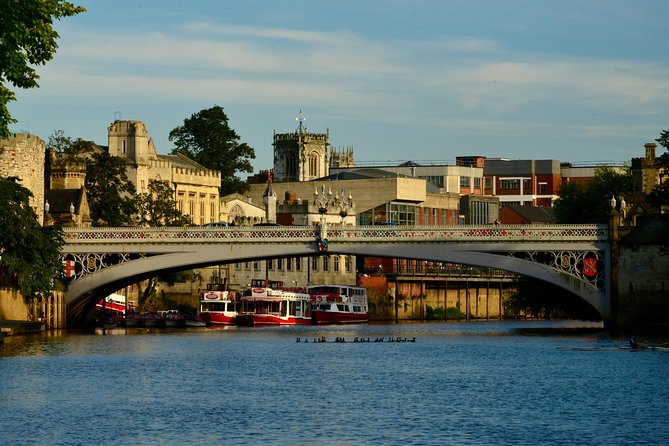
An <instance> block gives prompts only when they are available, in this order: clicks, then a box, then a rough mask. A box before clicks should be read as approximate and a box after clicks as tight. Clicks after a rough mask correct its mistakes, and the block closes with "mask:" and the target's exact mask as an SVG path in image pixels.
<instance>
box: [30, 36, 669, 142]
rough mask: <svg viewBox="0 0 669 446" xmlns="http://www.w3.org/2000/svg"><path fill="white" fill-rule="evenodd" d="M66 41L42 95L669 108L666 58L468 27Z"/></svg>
mask: <svg viewBox="0 0 669 446" xmlns="http://www.w3.org/2000/svg"><path fill="white" fill-rule="evenodd" d="M60 46H61V49H60V50H59V53H58V55H57V57H56V59H55V60H54V61H53V62H52V63H50V64H49V65H48V66H47V67H46V68H44V69H43V71H42V80H41V87H42V88H41V90H42V94H45V95H51V96H60V97H69V98H72V97H79V98H81V100H89V101H91V100H93V101H116V102H118V101H126V102H128V103H133V102H140V101H141V102H143V103H147V102H153V103H156V104H160V103H165V102H169V101H173V102H175V101H196V102H206V101H209V102H211V100H212V98H215V99H214V101H215V102H220V103H225V104H228V103H240V104H266V105H285V104H295V103H299V104H302V105H303V106H306V105H311V104H313V105H314V106H323V107H328V108H332V109H337V110H340V111H341V112H344V113H350V114H351V115H360V116H363V115H364V116H365V117H366V119H368V120H376V121H380V122H393V121H395V122H397V121H398V120H401V121H403V122H420V123H422V124H424V125H427V124H428V123H432V124H434V125H437V126H444V125H454V124H452V123H454V122H458V123H459V124H458V125H461V126H464V127H467V128H472V129H474V128H476V127H477V126H479V127H480V126H481V125H490V126H491V127H494V126H495V123H497V125H498V126H499V127H500V128H503V129H508V124H507V122H508V119H507V118H508V117H509V116H510V115H511V114H512V113H520V117H521V118H520V119H526V120H527V121H528V122H531V121H534V122H536V123H537V124H536V127H537V128H538V127H541V125H542V123H541V122H542V121H543V123H545V124H546V125H557V124H556V123H555V120H556V118H555V116H556V115H557V114H558V112H564V111H565V110H566V111H568V113H566V114H563V116H562V118H561V119H563V120H567V121H569V120H570V119H571V120H572V121H574V125H576V126H578V125H583V124H581V123H580V122H575V119H574V117H575V116H578V115H579V114H582V113H601V114H602V115H611V114H612V113H613V114H616V113H620V114H643V113H647V112H648V111H649V110H660V109H661V110H664V105H663V104H664V103H665V102H666V100H667V95H669V93H667V92H669V88H668V87H669V81H667V80H666V79H669V68H668V67H667V66H666V65H660V64H657V63H651V62H640V61H634V60H601V59H596V58H584V57H568V56H565V55H558V56H556V55H545V54H528V53H521V52H514V51H513V50H512V49H510V48H507V47H505V46H504V45H502V44H500V43H499V42H497V41H495V40H491V39H476V38H471V37H467V36H465V37H463V38H453V37H448V38H443V37H441V38H436V39H434V40H432V41H378V40H373V39H367V38H363V37H361V36H358V35H355V34H353V33H351V32H347V31H342V32H339V31H338V32H327V31H308V30H307V31H300V30H293V29H282V28H260V27H253V26H220V25H212V24H209V23H189V24H186V25H184V26H182V27H181V28H179V29H178V30H176V31H175V32H174V33H170V34H168V33H135V34H104V33H90V32H87V33H77V32H74V31H68V32H64V33H62V42H61V45H60ZM539 105H541V106H539ZM514 119H517V118H514ZM445 122H450V123H451V124H444V123H445ZM514 128H515V126H514ZM584 128H585V127H584ZM597 129H598V127H596V126H595V127H593V128H592V129H591V130H589V131H593V132H594V131H598V130H597ZM584 131H586V130H584Z"/></svg>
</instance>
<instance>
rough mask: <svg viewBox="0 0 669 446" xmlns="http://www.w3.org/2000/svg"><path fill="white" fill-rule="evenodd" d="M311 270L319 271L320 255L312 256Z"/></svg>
mask: <svg viewBox="0 0 669 446" xmlns="http://www.w3.org/2000/svg"><path fill="white" fill-rule="evenodd" d="M311 270H312V271H318V257H312V258H311Z"/></svg>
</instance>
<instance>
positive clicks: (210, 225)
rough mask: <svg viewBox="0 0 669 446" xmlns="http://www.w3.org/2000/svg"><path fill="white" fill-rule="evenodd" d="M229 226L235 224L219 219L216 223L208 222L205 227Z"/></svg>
mask: <svg viewBox="0 0 669 446" xmlns="http://www.w3.org/2000/svg"><path fill="white" fill-rule="evenodd" d="M228 226H234V224H232V223H228V222H227V221H217V222H214V223H207V224H206V225H204V227H205V228H225V227H228Z"/></svg>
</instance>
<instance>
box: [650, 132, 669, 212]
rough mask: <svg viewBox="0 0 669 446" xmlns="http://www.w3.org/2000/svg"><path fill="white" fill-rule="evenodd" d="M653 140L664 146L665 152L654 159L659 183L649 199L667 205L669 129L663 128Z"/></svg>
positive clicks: (660, 204) (668, 188) (668, 195)
mask: <svg viewBox="0 0 669 446" xmlns="http://www.w3.org/2000/svg"><path fill="white" fill-rule="evenodd" d="M655 141H657V142H658V143H659V144H660V145H661V146H662V147H664V148H665V149H666V150H667V152H665V153H663V154H662V155H660V156H658V157H657V158H656V159H655V162H656V165H657V167H658V169H659V171H660V184H658V185H657V186H655V188H654V189H653V192H651V194H650V196H649V199H650V202H651V203H653V204H655V205H656V206H658V207H662V206H666V205H669V180H667V175H669V130H664V131H663V132H662V133H661V134H660V137H659V138H657V139H656V140H655Z"/></svg>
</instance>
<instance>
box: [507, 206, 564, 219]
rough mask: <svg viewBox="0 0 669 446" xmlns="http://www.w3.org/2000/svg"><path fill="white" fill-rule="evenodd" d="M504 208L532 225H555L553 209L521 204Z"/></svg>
mask: <svg viewBox="0 0 669 446" xmlns="http://www.w3.org/2000/svg"><path fill="white" fill-rule="evenodd" d="M504 207H505V208H509V209H511V210H512V211H513V212H515V213H516V214H518V215H519V216H520V217H521V218H523V219H524V220H527V221H529V222H532V223H555V216H554V215H553V210H552V209H551V208H545V207H540V206H523V205H520V204H507V205H505V206H504Z"/></svg>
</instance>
